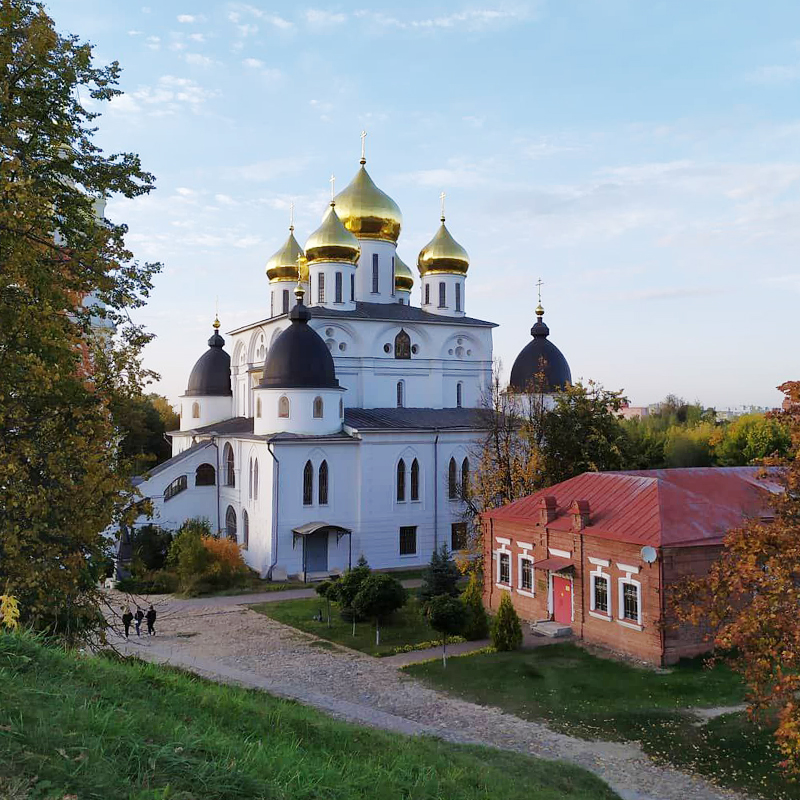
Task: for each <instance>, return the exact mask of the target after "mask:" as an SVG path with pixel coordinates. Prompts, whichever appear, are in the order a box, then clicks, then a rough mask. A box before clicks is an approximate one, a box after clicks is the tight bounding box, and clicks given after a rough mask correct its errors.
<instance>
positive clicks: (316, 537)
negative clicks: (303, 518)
mask: <svg viewBox="0 0 800 800" xmlns="http://www.w3.org/2000/svg"><path fill="white" fill-rule="evenodd" d="M344 536H347V540H348V548H347V562H346V565H345V564H341V565H337V571H339V570H341V568H342V567H344V566H346V567H347V568H348V569H349V568H350V567H351V566H352V562H353V548H352V538H353V537H352V531H351V530H350V529H349V528H343V527H341V526H340V525H331V524H330V523H327V522H307V523H306V524H305V525H300V526H299V527H297V528H293V529H292V549H294V548H295V547H297V545H298V543H300V544H301V546H302V561H301V564H302V572H301V574H302V577H303V581H308V580H322V579H323V578H327V577H328V576H329V575H330V569H331V568H330V565H329V563H328V553H329V549H330V545H331V540H332V539H333V537H335V543H336V548H337V550H338V548H339V544H340V542H341V540H342V538H343V537H344ZM341 560H342V559H337V561H341Z"/></svg>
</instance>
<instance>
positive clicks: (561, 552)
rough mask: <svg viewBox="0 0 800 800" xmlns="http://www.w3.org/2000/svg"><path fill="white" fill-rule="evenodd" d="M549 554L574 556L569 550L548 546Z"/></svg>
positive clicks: (566, 556) (560, 556) (565, 556)
mask: <svg viewBox="0 0 800 800" xmlns="http://www.w3.org/2000/svg"><path fill="white" fill-rule="evenodd" d="M547 554H548V555H551V556H558V557H559V558H572V553H571V552H570V551H569V550H556V548H555V547H548V548H547Z"/></svg>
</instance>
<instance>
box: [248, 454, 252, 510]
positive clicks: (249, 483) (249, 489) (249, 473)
mask: <svg viewBox="0 0 800 800" xmlns="http://www.w3.org/2000/svg"><path fill="white" fill-rule="evenodd" d="M247 496H248V497H249V498H250V499H251V500H252V499H253V457H252V456H251V457H250V462H249V464H248V471H247Z"/></svg>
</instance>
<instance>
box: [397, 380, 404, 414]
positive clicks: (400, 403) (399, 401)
mask: <svg viewBox="0 0 800 800" xmlns="http://www.w3.org/2000/svg"><path fill="white" fill-rule="evenodd" d="M404 401H405V397H404V392H403V381H397V407H398V408H403V403H404Z"/></svg>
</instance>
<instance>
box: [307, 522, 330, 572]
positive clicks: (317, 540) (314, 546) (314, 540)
mask: <svg viewBox="0 0 800 800" xmlns="http://www.w3.org/2000/svg"><path fill="white" fill-rule="evenodd" d="M305 544H306V566H305V569H306V570H307V571H308V572H327V571H328V531H326V530H323V531H317V532H316V533H312V534H311V535H310V536H308V537H307V538H306V540H305Z"/></svg>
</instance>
